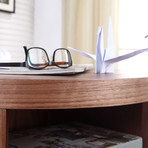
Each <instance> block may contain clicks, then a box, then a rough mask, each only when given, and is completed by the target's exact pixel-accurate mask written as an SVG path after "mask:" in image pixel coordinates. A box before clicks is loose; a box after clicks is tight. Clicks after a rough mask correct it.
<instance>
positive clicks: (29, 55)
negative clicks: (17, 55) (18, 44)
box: [0, 46, 72, 70]
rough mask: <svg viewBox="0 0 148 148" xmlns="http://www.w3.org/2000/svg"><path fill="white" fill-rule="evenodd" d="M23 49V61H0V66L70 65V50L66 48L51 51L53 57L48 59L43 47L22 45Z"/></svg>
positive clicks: (39, 66) (64, 66)
mask: <svg viewBox="0 0 148 148" xmlns="http://www.w3.org/2000/svg"><path fill="white" fill-rule="evenodd" d="M23 48H24V51H25V62H22V63H16V62H15V63H0V67H28V68H32V69H37V70H40V69H44V68H46V67H47V66H57V67H59V68H68V67H70V66H72V58H71V54H70V52H69V51H68V50H67V49H66V48H58V49H56V50H55V51H54V52H53V59H52V60H50V59H49V57H48V54H47V52H46V50H45V49H43V48H40V47H31V48H28V49H27V47H26V46H24V47H23Z"/></svg>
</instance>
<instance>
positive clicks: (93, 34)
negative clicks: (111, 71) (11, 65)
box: [0, 0, 148, 72]
mask: <svg viewBox="0 0 148 148" xmlns="http://www.w3.org/2000/svg"><path fill="white" fill-rule="evenodd" d="M1 3H2V1H0V4H1ZM147 5H148V1H147V0H136V1H135V0H54V1H53V0H44V1H43V0H29V1H28V0H15V13H7V12H3V11H0V50H1V51H3V52H1V53H0V54H1V55H0V60H5V61H13V62H14V61H23V60H24V50H23V48H22V47H23V46H24V45H26V46H27V47H32V46H40V47H43V48H45V49H46V51H47V52H48V54H49V57H50V56H52V53H53V51H54V50H55V49H57V48H59V47H67V46H71V47H73V48H76V49H78V50H82V51H86V52H89V53H92V54H95V53H96V44H97V32H98V26H103V29H104V47H105V48H106V42H107V32H108V21H109V16H111V19H112V25H113V32H114V40H115V45H116V55H122V54H125V53H128V52H131V51H135V50H138V49H142V48H147V47H148V38H145V36H146V35H148V29H147V26H148V20H147V8H146V7H147ZM8 53H9V54H8ZM147 56H148V55H147V53H143V54H141V55H138V56H136V57H134V58H132V59H129V60H126V61H122V62H119V63H118V68H119V69H122V70H125V71H127V70H128V71H129V72H130V71H132V70H133V69H135V70H137V69H138V70H139V71H144V70H146V68H145V66H146V63H147V62H148V61H147V60H148V58H147ZM72 58H73V61H74V63H75V64H90V63H94V62H93V61H92V60H89V59H87V58H85V57H82V56H81V55H78V54H76V53H72Z"/></svg>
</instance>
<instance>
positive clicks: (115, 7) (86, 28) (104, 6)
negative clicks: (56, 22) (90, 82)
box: [62, 0, 119, 64]
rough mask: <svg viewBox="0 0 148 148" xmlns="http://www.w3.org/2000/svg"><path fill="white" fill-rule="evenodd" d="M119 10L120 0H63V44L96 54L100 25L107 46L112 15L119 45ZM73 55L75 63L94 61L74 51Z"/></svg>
mask: <svg viewBox="0 0 148 148" xmlns="http://www.w3.org/2000/svg"><path fill="white" fill-rule="evenodd" d="M118 11H119V0H63V13H62V14H63V28H62V30H63V36H62V41H63V42H62V43H63V46H64V47H67V46H71V47H73V48H76V49H78V50H83V51H86V52H90V53H92V54H95V52H96V43H97V32H98V26H100V25H101V26H103V29H104V41H105V45H104V47H106V38H107V31H108V20H109V16H111V18H112V24H113V30H114V39H115V41H116V46H117V47H118V14H119V13H118ZM72 57H73V59H74V62H75V63H79V64H80V63H81V64H84V63H92V61H89V60H88V59H86V58H85V57H82V56H79V55H77V54H76V53H72Z"/></svg>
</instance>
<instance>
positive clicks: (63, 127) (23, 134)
mask: <svg viewBox="0 0 148 148" xmlns="http://www.w3.org/2000/svg"><path fill="white" fill-rule="evenodd" d="M9 144H11V146H9V148H14V146H16V148H142V138H141V137H138V136H134V135H131V134H125V133H121V132H116V131H112V130H108V129H104V128H99V127H95V126H91V125H86V124H83V123H74V122H73V123H67V124H58V125H54V126H49V127H43V128H38V129H30V130H29V129H28V130H24V131H16V132H11V133H10V135H9Z"/></svg>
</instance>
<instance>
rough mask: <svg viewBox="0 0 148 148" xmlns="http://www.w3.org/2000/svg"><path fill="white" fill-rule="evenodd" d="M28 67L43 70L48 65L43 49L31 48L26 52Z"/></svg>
mask: <svg viewBox="0 0 148 148" xmlns="http://www.w3.org/2000/svg"><path fill="white" fill-rule="evenodd" d="M27 56H28V58H27V59H28V65H29V67H32V68H44V67H46V66H47V65H48V63H49V61H48V56H47V54H46V52H45V51H44V50H43V49H40V48H32V49H30V50H29V51H28V55H27Z"/></svg>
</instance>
